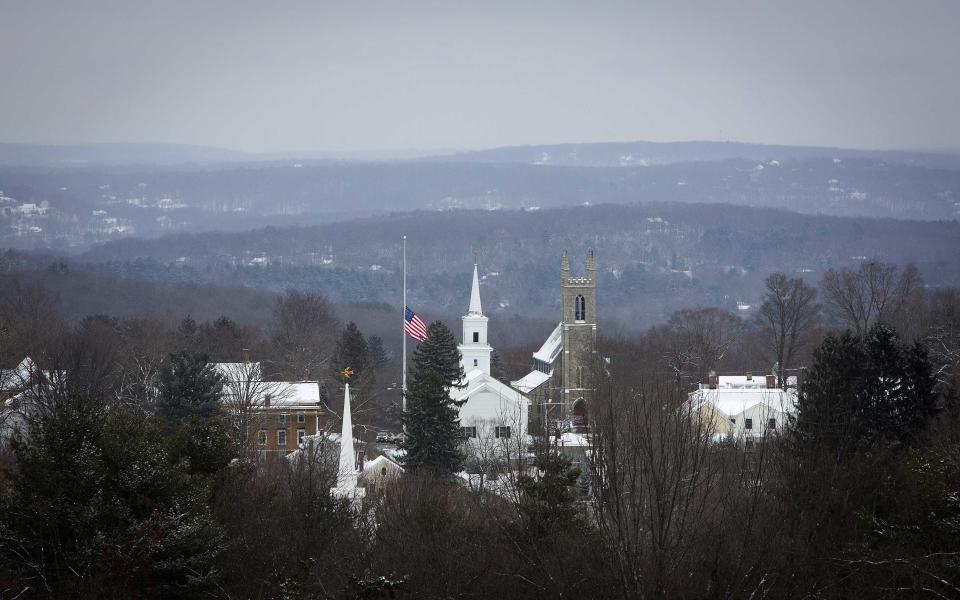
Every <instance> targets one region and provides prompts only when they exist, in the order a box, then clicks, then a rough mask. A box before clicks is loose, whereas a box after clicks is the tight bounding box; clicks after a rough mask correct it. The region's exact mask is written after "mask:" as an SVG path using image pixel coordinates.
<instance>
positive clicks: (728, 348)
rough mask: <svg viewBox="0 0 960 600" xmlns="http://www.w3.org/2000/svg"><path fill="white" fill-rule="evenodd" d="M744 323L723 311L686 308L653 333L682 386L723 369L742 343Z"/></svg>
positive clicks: (673, 315)
mask: <svg viewBox="0 0 960 600" xmlns="http://www.w3.org/2000/svg"><path fill="white" fill-rule="evenodd" d="M745 329H746V327H745V324H744V322H743V321H742V320H741V319H740V318H739V317H738V316H736V315H734V314H732V313H730V312H729V311H725V310H723V309H720V308H695V309H689V308H688V309H683V310H679V311H677V312H675V313H673V314H672V315H671V316H670V319H669V321H667V323H666V325H664V326H661V327H657V328H655V329H654V330H653V335H652V339H653V341H654V344H655V345H656V346H657V347H658V349H659V352H660V355H661V360H663V362H664V366H666V367H667V368H668V369H669V370H670V371H671V372H672V373H673V375H674V378H675V380H676V382H677V383H678V384H680V385H683V384H685V383H688V382H689V380H690V379H692V378H696V377H698V376H700V377H702V376H703V375H704V374H705V373H706V372H707V371H710V370H714V369H720V368H721V367H722V366H723V365H724V364H725V363H726V362H728V359H729V358H730V355H731V354H735V353H736V352H735V351H736V349H737V346H738V344H740V343H741V341H742V339H743V337H744V332H745Z"/></svg>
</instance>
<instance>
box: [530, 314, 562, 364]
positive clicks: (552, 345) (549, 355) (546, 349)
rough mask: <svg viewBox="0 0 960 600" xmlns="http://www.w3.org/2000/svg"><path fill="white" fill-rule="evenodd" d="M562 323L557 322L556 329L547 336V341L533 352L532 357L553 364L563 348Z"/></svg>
mask: <svg viewBox="0 0 960 600" xmlns="http://www.w3.org/2000/svg"><path fill="white" fill-rule="evenodd" d="M562 334H563V323H562V322H561V323H558V324H557V327H556V329H554V330H553V332H552V333H551V334H550V337H548V338H547V341H545V342H544V343H543V345H542V346H540V349H539V350H537V351H536V352H534V353H533V358H535V359H537V360H539V361H540V362H544V363H547V364H553V361H555V360H557V357H558V356H560V351H561V350H563V335H562Z"/></svg>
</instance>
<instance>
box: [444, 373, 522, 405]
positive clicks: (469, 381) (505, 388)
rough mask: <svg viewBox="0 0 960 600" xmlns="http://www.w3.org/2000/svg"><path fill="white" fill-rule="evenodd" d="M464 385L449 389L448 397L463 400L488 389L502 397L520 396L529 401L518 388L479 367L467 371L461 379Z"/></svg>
mask: <svg viewBox="0 0 960 600" xmlns="http://www.w3.org/2000/svg"><path fill="white" fill-rule="evenodd" d="M463 384H464V386H465V387H463V388H460V389H456V388H454V389H452V390H450V397H451V398H453V399H454V400H458V401H459V400H463V399H465V398H469V397H470V396H472V395H474V394H476V393H477V392H479V391H481V390H484V389H488V390H491V391H493V392H495V393H497V394H500V395H501V396H503V397H504V398H516V397H519V398H522V399H523V400H524V401H526V402H529V401H530V400H529V398H527V397H526V396H524V395H523V393H522V392H520V391H519V390H515V389H513V388H512V387H510V386H509V385H507V384H505V383H502V382H501V381H499V380H498V379H496V378H495V377H493V376H491V375H487V374H486V373H484V372H483V371H481V370H480V369H474V370H472V371H470V372H469V373H467V376H466V377H465V378H464V380H463Z"/></svg>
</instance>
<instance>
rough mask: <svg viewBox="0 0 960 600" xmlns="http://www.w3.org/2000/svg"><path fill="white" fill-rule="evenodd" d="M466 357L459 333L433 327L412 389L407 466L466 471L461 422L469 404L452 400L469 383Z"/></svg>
mask: <svg viewBox="0 0 960 600" xmlns="http://www.w3.org/2000/svg"><path fill="white" fill-rule="evenodd" d="M463 377H464V372H463V367H462V366H461V365H460V352H459V351H458V350H457V341H456V339H455V338H454V336H453V333H452V332H451V331H450V330H449V329H448V328H447V326H446V325H444V324H443V323H441V322H440V321H436V322H434V323H432V324H431V325H430V327H429V329H428V330H427V339H426V341H424V342H421V343H420V344H418V345H417V350H416V352H414V354H413V366H412V367H411V369H410V375H409V380H408V383H407V412H406V413H405V414H404V415H403V424H404V427H405V428H406V439H405V440H404V443H403V448H404V449H405V450H406V456H405V457H404V459H403V462H404V465H405V466H407V467H408V468H412V469H430V470H433V471H436V472H437V473H438V474H441V475H452V474H453V473H456V472H458V471H460V470H461V469H462V467H463V461H464V457H463V454H462V453H461V451H460V445H461V441H462V440H461V433H460V418H459V411H458V410H457V409H458V408H459V406H460V405H462V404H463V402H454V401H453V400H451V399H450V390H451V389H453V388H457V387H460V384H461V381H462V380H463Z"/></svg>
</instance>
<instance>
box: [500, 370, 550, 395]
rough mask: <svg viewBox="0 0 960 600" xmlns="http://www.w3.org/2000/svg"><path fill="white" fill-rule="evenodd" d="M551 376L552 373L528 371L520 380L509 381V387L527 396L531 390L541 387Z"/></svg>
mask: <svg viewBox="0 0 960 600" xmlns="http://www.w3.org/2000/svg"><path fill="white" fill-rule="evenodd" d="M552 374H553V371H550V373H544V372H543V371H530V372H529V373H527V374H526V375H524V376H523V377H521V378H520V379H518V380H516V381H511V382H510V385H512V386H513V387H515V388H517V389H518V390H520V391H521V392H523V393H524V394H529V393H530V392H531V390H535V389H536V388H538V387H540V386H541V385H543V383H544V382H545V381H547V380H549V379H550V376H551V375H552Z"/></svg>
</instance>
